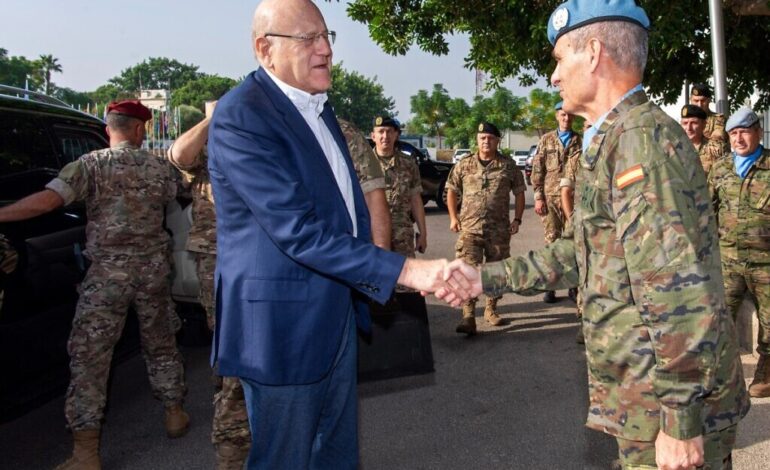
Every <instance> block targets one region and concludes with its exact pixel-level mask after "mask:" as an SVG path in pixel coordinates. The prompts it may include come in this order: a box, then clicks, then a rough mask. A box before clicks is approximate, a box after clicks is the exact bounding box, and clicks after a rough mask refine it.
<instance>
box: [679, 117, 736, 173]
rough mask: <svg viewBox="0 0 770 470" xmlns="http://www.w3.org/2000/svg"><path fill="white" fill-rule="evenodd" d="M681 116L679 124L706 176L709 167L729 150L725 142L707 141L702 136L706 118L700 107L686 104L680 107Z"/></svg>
mask: <svg viewBox="0 0 770 470" xmlns="http://www.w3.org/2000/svg"><path fill="white" fill-rule="evenodd" d="M681 116H682V118H681V119H680V120H679V123H680V124H681V125H682V129H684V133H685V134H687V138H688V139H690V142H692V145H693V146H694V147H695V150H697V151H698V158H699V159H700V164H701V167H703V171H704V172H705V173H706V174H707V175H708V173H709V170H711V165H713V164H714V162H715V161H717V160H719V159H720V158H722V157H723V156H724V155H725V154H727V153H728V152H729V150H730V149H729V147H728V146H727V143H726V142H724V141H722V140H718V139H707V138H706V136H705V135H704V134H703V130H704V129H705V128H706V119H707V118H708V116H707V115H706V112H705V111H703V110H702V109H701V108H700V107H698V106H695V105H694V104H686V105H684V106H682V111H681Z"/></svg>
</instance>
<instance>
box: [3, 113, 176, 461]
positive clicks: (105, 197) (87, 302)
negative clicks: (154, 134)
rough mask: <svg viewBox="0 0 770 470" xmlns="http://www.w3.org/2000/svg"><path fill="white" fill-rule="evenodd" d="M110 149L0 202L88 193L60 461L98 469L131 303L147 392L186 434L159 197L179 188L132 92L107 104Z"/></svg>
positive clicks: (15, 215) (19, 216) (170, 424)
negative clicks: (84, 267) (150, 145)
mask: <svg viewBox="0 0 770 470" xmlns="http://www.w3.org/2000/svg"><path fill="white" fill-rule="evenodd" d="M107 111H108V114H107V133H108V134H109V137H110V148H108V149H104V150H96V151H93V152H91V153H88V154H86V155H83V156H82V157H80V158H79V159H77V160H75V161H74V162H72V163H69V164H68V165H67V166H65V167H64V168H63V169H62V170H61V172H59V175H58V176H57V177H56V178H54V179H53V180H51V182H49V183H48V184H47V185H46V189H45V190H43V191H40V192H38V193H35V194H32V195H31V196H28V197H26V198H24V199H22V200H20V201H18V202H16V203H14V204H11V205H9V206H6V207H3V208H2V209H0V220H1V221H3V222H5V221H11V220H24V219H29V218H32V217H36V216H38V215H41V214H44V213H46V212H50V211H52V210H54V209H56V208H58V207H61V206H64V205H67V204H69V203H71V202H73V201H85V204H86V213H87V215H88V224H87V226H86V239H87V242H86V252H85V254H86V256H87V257H88V259H89V260H90V261H91V266H90V267H89V269H88V272H87V273H86V277H85V279H84V280H83V282H82V283H81V285H80V290H81V292H80V297H79V299H78V304H77V309H76V312H75V318H74V319H73V321H72V332H71V333H70V338H69V343H68V345H67V348H68V351H69V354H70V372H71V378H70V385H69V388H68V389H67V395H66V401H65V414H66V417H67V423H68V425H69V428H70V429H71V430H72V434H73V438H74V449H73V455H72V457H71V458H70V459H69V460H68V461H67V462H65V463H64V464H63V465H62V466H60V467H59V468H61V469H99V468H101V460H100V458H99V434H100V429H101V423H102V419H103V417H104V406H105V402H106V400H107V395H106V388H107V378H108V376H109V371H110V361H111V360H112V351H113V348H114V346H115V343H117V341H118V339H119V338H120V334H121V332H122V331H123V325H124V323H125V319H126V314H127V312H128V309H129V307H130V306H133V307H134V309H135V310H136V314H137V317H138V319H139V331H140V334H141V342H142V354H143V356H144V359H145V362H146V363H147V372H148V375H149V379H150V385H151V386H152V389H153V394H154V395H155V397H156V398H158V399H160V400H161V401H162V402H163V405H164V406H165V427H166V433H167V434H168V436H169V437H171V438H175V437H181V436H183V435H184V434H185V433H186V432H187V429H188V426H189V417H188V415H187V413H185V411H184V410H183V409H182V400H183V399H184V395H185V383H184V369H183V365H182V356H181V354H179V351H178V350H177V347H176V339H175V337H174V335H175V333H176V331H177V330H178V329H179V326H180V322H179V318H178V317H177V316H176V313H175V310H174V304H173V302H172V300H171V293H170V278H169V275H170V269H171V268H170V265H169V252H168V251H169V236H168V234H167V233H166V231H165V230H164V229H163V216H164V207H165V205H166V204H167V203H168V202H169V201H171V200H173V199H174V198H175V197H176V195H177V192H178V191H180V190H182V189H183V188H182V180H181V177H180V175H179V173H178V172H177V171H176V169H174V167H173V166H171V165H170V164H169V163H168V161H167V160H166V159H165V158H159V157H156V156H154V155H152V154H150V153H148V152H146V151H144V150H141V149H140V146H141V144H142V141H143V140H144V133H145V121H147V120H149V119H150V117H151V113H150V111H149V109H147V108H146V107H144V106H143V105H142V104H141V103H139V102H138V101H122V102H118V103H111V104H110V105H109V106H108V108H107Z"/></svg>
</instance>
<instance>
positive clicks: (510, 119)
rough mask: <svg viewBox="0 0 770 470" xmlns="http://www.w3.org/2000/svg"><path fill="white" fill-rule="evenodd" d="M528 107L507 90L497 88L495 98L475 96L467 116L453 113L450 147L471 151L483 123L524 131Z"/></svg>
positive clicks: (448, 142) (447, 134) (448, 131)
mask: <svg viewBox="0 0 770 470" xmlns="http://www.w3.org/2000/svg"><path fill="white" fill-rule="evenodd" d="M526 104H527V100H526V98H520V97H517V96H514V95H513V93H511V91H510V90H508V89H506V88H497V89H496V90H495V91H494V93H493V94H492V96H488V97H485V96H476V97H475V98H474V99H473V104H472V105H471V106H470V107H469V108H468V110H467V111H466V112H464V113H457V114H454V113H453V115H452V121H451V123H450V124H451V125H450V126H447V128H446V136H447V145H450V146H458V147H461V148H464V147H471V146H472V145H473V144H474V143H475V141H476V138H475V137H476V133H477V132H478V127H479V124H480V123H481V122H482V121H487V122H491V123H492V124H494V125H495V126H497V128H498V129H500V130H501V131H502V130H505V129H510V130H520V129H523V128H524V122H525V120H524V110H525V106H526Z"/></svg>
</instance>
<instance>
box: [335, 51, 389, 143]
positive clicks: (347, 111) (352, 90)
mask: <svg viewBox="0 0 770 470" xmlns="http://www.w3.org/2000/svg"><path fill="white" fill-rule="evenodd" d="M342 65H343V64H342V62H340V63H339V64H334V65H333V66H332V87H331V89H330V90H329V91H328V96H329V102H330V103H331V105H332V107H334V112H335V113H336V114H337V116H338V117H340V118H342V119H345V120H347V121H350V122H352V123H353V124H355V125H356V127H358V128H359V129H361V130H362V131H364V132H366V131H369V130H371V129H372V119H373V118H374V117H375V116H378V115H393V110H394V108H395V107H396V103H395V102H394V101H393V98H391V97H389V96H385V90H384V89H383V87H382V85H380V84H379V83H377V77H374V78H367V77H364V76H363V75H361V74H359V73H358V72H351V71H348V70H345V69H344V68H343V67H342Z"/></svg>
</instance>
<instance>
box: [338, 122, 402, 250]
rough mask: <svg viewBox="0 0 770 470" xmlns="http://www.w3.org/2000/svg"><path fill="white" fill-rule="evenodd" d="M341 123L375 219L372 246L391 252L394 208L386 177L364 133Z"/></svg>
mask: <svg viewBox="0 0 770 470" xmlns="http://www.w3.org/2000/svg"><path fill="white" fill-rule="evenodd" d="M337 123H338V124H339V125H340V129H342V134H343V135H344V136H345V142H347V144H348V150H349V151H350V158H351V159H352V160H353V167H354V170H355V171H356V175H357V176H358V184H360V185H361V191H363V193H364V199H365V200H366V208H367V209H369V217H370V219H371V222H370V226H371V231H372V243H374V245H375V246H378V247H380V248H382V249H383V250H390V235H391V233H390V232H391V222H390V207H389V206H388V199H387V197H386V195H385V175H384V174H383V172H382V167H380V163H379V162H378V161H377V158H376V156H375V155H374V151H373V150H372V147H371V146H370V145H369V143H368V142H367V141H366V138H365V137H364V135H363V134H362V133H361V131H359V130H358V128H356V126H354V125H353V124H352V123H350V122H348V121H346V120H344V119H339V118H337Z"/></svg>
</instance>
